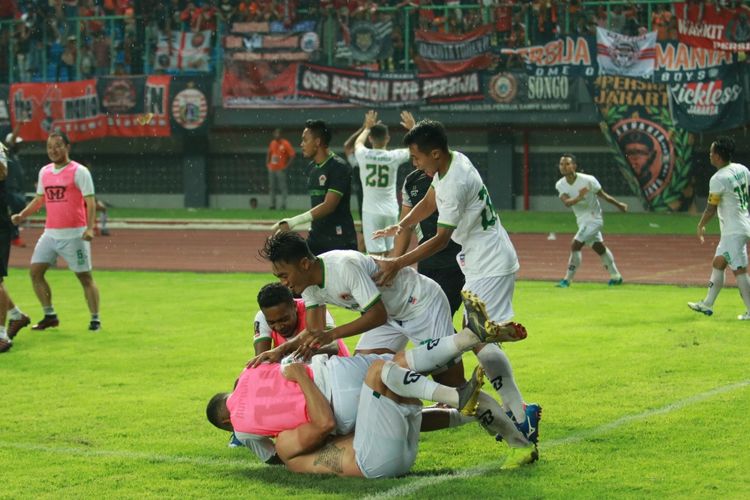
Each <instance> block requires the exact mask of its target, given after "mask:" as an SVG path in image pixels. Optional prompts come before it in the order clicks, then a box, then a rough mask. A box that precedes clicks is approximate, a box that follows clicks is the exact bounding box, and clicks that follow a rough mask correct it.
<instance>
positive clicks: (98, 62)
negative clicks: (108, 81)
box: [91, 31, 112, 76]
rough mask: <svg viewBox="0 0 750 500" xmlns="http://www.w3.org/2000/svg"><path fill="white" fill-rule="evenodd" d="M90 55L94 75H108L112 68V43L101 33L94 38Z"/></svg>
mask: <svg viewBox="0 0 750 500" xmlns="http://www.w3.org/2000/svg"><path fill="white" fill-rule="evenodd" d="M91 55H92V56H93V59H94V73H96V75H97V76H104V75H108V74H109V73H110V70H111V67H112V42H111V41H110V39H109V37H108V36H107V35H106V34H105V33H104V32H103V31H100V32H99V33H97V34H96V36H95V37H94V41H93V42H92V43H91Z"/></svg>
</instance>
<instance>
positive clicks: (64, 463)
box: [0, 270, 750, 498]
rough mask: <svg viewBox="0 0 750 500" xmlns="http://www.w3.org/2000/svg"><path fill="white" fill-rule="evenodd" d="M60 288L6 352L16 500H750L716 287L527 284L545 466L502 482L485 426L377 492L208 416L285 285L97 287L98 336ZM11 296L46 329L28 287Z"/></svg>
mask: <svg viewBox="0 0 750 500" xmlns="http://www.w3.org/2000/svg"><path fill="white" fill-rule="evenodd" d="M49 277H50V282H51V284H52V287H53V292H54V294H55V300H54V302H55V306H56V309H57V312H58V314H59V316H60V320H61V325H60V327H59V328H58V329H55V330H50V331H45V332H32V331H30V330H29V329H25V330H23V331H22V332H21V333H20V334H19V336H18V337H17V338H16V345H15V346H14V348H13V349H12V351H11V352H10V353H9V354H2V355H0V379H2V381H3V393H2V397H0V421H1V422H2V427H0V429H2V430H0V471H2V472H3V480H2V486H1V487H0V497H2V498H74V497H75V498H176V497H179V498H183V497H184V498H187V497H190V498H267V497H289V496H302V497H326V498H328V497H341V498H352V497H393V496H406V497H412V498H436V497H443V498H445V497H464V498H466V497H469V498H492V497H495V498H498V497H501V496H502V497H524V498H529V497H534V498H539V497H544V498H571V497H576V498H605V497H606V498H642V497H667V496H668V497H683V498H690V497H692V498H706V497H715V496H719V495H720V496H723V497H727V498H748V497H750V479H749V476H748V473H747V471H748V470H750V453H748V452H747V450H748V448H750V437H748V436H750V433H748V427H749V426H748V424H747V423H746V418H745V416H746V415H747V414H748V413H749V412H750V371H748V367H747V360H748V359H750V324H746V323H740V322H738V321H736V320H735V319H734V318H735V316H736V315H737V314H738V313H740V312H742V302H741V300H740V298H739V297H738V296H737V294H736V293H735V292H734V290H725V291H724V292H723V293H722V295H721V296H720V298H719V301H718V303H717V305H716V309H715V314H714V316H713V317H711V318H708V317H704V316H701V315H698V314H696V313H694V312H692V311H690V310H689V309H688V308H687V307H686V306H685V302H686V301H688V300H697V299H700V298H702V297H703V294H704V290H703V289H696V288H679V287H671V286H637V285H628V284H626V285H625V286H623V287H621V288H614V289H609V288H607V287H606V285H601V284H584V283H576V286H575V287H572V288H570V289H567V290H559V289H556V288H554V287H553V286H552V284H551V283H544V282H522V283H518V286H517V290H516V295H515V302H514V304H515V308H516V313H517V316H516V319H517V320H518V321H521V322H523V323H524V324H525V325H526V326H527V327H528V329H529V337H528V339H526V340H525V341H523V342H520V343H517V344H509V345H507V346H506V347H505V349H506V351H507V352H508V354H509V356H510V358H511V360H512V361H513V366H514V369H515V373H516V379H517V381H518V383H519V385H520V387H521V389H522V392H523V394H524V396H525V397H526V399H527V400H528V401H538V402H539V403H541V404H542V405H543V406H544V413H543V420H542V424H541V443H540V450H541V460H540V461H539V462H538V463H537V464H535V465H533V466H530V467H525V468H523V469H521V470H518V471H515V472H509V473H508V472H501V471H499V469H498V467H499V464H500V463H501V460H502V458H503V456H504V453H505V450H506V448H505V446H504V445H503V444H502V443H496V442H495V441H494V440H493V439H492V438H490V437H489V436H487V435H486V434H485V433H484V432H483V431H482V430H481V429H480V428H479V427H478V426H476V425H468V426H464V427H462V428H458V429H450V430H445V431H440V432H436V433H429V434H424V435H423V439H422V442H421V444H420V453H419V456H418V459H417V463H416V465H415V467H414V469H413V473H412V474H411V475H409V476H407V477H405V478H401V479H393V480H380V481H368V480H360V479H339V478H334V477H324V476H320V477H318V476H298V475H292V474H290V473H287V472H286V471H285V470H284V469H283V468H280V467H270V466H265V465H263V464H259V463H258V462H257V460H256V459H255V458H254V457H253V456H252V454H251V453H250V452H248V451H246V450H243V449H228V448H227V447H226V443H227V440H228V434H226V433H223V432H221V431H219V430H217V429H215V428H213V427H212V426H211V425H210V424H209V423H208V422H207V421H206V419H205V416H204V409H205V404H206V402H207V400H208V398H209V397H210V396H211V395H212V394H214V393H215V392H217V391H220V390H228V389H230V388H231V384H232V382H233V381H234V378H235V377H236V376H237V374H238V373H239V372H240V371H241V369H242V367H243V365H244V362H245V361H246V360H247V359H248V358H249V356H250V354H251V351H252V341H251V332H250V330H251V323H252V318H253V315H254V313H255V310H256V309H255V296H256V293H257V290H258V289H259V287H260V286H261V285H263V284H265V283H266V282H268V281H270V280H271V279H272V278H271V276H270V275H240V274H221V275H219V274H191V273H135V272H128V273H125V272H103V271H99V272H96V273H95V277H96V279H97V282H98V284H99V287H100V289H101V291H102V321H103V330H102V331H101V332H99V333H89V332H88V331H86V326H87V323H88V315H87V313H86V307H85V303H84V300H83V295H82V291H81V289H80V286H79V285H78V283H77V281H76V280H75V278H74V277H73V275H72V274H71V273H69V272H67V271H51V272H50V274H49ZM6 284H7V286H8V289H9V290H10V292H11V295H12V296H13V298H14V300H15V301H16V302H17V303H18V304H19V305H20V306H21V308H23V309H24V310H25V311H26V312H27V313H31V315H32V319H34V320H37V319H39V317H40V308H39V306H38V304H37V302H36V299H35V298H34V296H33V293H32V291H31V288H30V284H29V282H28V278H27V277H26V275H25V273H24V272H23V271H21V270H11V276H10V277H9V278H8V279H7V280H6ZM333 314H334V317H335V318H336V320H337V321H338V322H339V323H341V322H345V321H348V320H350V319H352V318H353V315H352V313H350V312H348V311H344V310H341V309H334V310H333ZM349 344H350V346H353V345H354V341H352V342H350V343H349ZM465 361H466V363H467V370H468V369H469V368H471V367H473V366H474V364H475V361H474V358H473V356H470V355H466V356H465Z"/></svg>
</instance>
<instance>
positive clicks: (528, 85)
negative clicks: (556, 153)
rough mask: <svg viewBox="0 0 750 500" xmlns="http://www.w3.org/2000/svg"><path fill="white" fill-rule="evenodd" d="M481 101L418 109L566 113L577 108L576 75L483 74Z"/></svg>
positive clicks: (515, 72) (424, 110)
mask: <svg viewBox="0 0 750 500" xmlns="http://www.w3.org/2000/svg"><path fill="white" fill-rule="evenodd" d="M483 80H484V82H483V85H482V87H483V88H485V89H486V92H485V97H484V99H483V100H481V101H468V102H454V103H447V104H437V105H427V106H421V107H420V111H423V112H429V111H453V112H460V111H468V112H482V111H506V112H513V111H525V112H535V111H541V112H569V111H574V110H576V108H577V104H578V100H577V95H578V85H579V80H580V79H579V78H570V77H567V76H533V75H528V74H526V73H525V72H523V71H514V72H502V73H497V74H487V75H483Z"/></svg>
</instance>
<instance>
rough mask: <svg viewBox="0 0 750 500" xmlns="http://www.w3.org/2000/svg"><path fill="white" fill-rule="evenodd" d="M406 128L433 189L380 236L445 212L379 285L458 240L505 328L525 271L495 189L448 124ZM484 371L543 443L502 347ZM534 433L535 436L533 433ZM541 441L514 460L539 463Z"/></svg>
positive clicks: (483, 356)
mask: <svg viewBox="0 0 750 500" xmlns="http://www.w3.org/2000/svg"><path fill="white" fill-rule="evenodd" d="M401 118H402V123H403V124H404V126H405V127H406V128H410V130H409V132H407V134H406V136H405V137H404V144H406V145H407V146H408V147H409V152H410V154H411V158H412V162H413V163H414V167H415V168H417V169H419V170H422V171H423V172H425V173H426V174H428V175H432V176H433V183H432V189H430V190H429V191H428V193H427V195H426V196H425V197H424V198H423V199H422V201H420V202H419V203H417V205H416V206H414V208H413V209H412V210H411V211H410V212H409V214H408V215H407V216H406V217H405V218H403V219H402V220H401V221H400V222H399V223H398V224H397V225H395V226H391V227H388V228H386V229H384V230H383V231H380V232H379V233H378V235H377V236H393V235H396V234H398V233H399V231H400V229H401V227H402V226H404V227H406V226H413V225H414V224H417V223H418V222H419V221H421V220H423V219H424V218H426V217H428V216H430V215H431V214H432V213H433V212H434V211H435V210H437V211H438V229H437V233H436V234H435V236H433V237H432V238H430V239H429V240H427V241H425V242H423V243H421V244H420V245H418V246H417V247H416V248H415V249H413V250H411V251H410V252H407V253H405V254H403V255H401V256H400V257H396V258H394V259H378V260H377V263H378V266H380V272H379V273H378V274H377V275H376V276H375V281H376V282H377V283H378V284H379V285H380V286H385V285H387V284H388V283H390V282H392V281H393V279H394V277H395V276H396V274H397V273H398V272H400V271H401V270H402V269H404V268H407V267H409V266H411V265H412V264H415V263H417V262H419V261H421V260H422V259H424V258H426V257H429V256H430V255H433V254H435V253H436V252H438V251H439V250H441V249H443V248H444V247H445V246H446V245H447V244H448V241H449V240H450V239H453V240H454V241H455V242H456V243H458V244H460V245H461V251H460V252H459V254H458V256H457V259H458V263H459V265H460V267H461V270H462V271H463V273H464V275H465V276H466V284H465V285H464V290H468V291H471V292H473V293H474V294H476V295H477V296H478V297H479V299H481V300H482V301H483V302H484V304H485V305H486V307H487V312H488V314H489V319H490V320H492V321H495V322H498V323H502V322H505V321H508V320H510V319H511V318H512V317H513V306H512V303H511V301H512V299H513V290H514V288H515V280H516V272H517V271H518V268H519V264H518V258H517V256H516V250H515V248H514V247H513V244H512V243H511V241H510V238H509V237H508V233H507V232H506V231H505V228H503V226H502V224H501V223H500V219H499V217H498V216H497V213H496V212H495V209H494V207H493V206H492V201H491V200H490V196H489V193H488V192H487V188H486V187H485V186H484V183H483V182H482V178H481V177H480V176H479V172H477V169H476V168H474V165H472V163H471V161H470V160H469V159H468V158H467V157H466V156H465V155H463V154H462V153H459V152H458V151H451V150H450V149H449V148H448V137H447V135H446V133H445V128H444V127H443V125H442V124H441V123H440V122H437V121H433V120H423V121H421V122H419V123H416V124H415V122H414V118H413V117H411V114H410V113H408V112H404V113H402V116H401ZM474 352H475V353H476V355H477V358H478V359H479V363H480V364H481V365H482V367H483V368H484V370H485V372H486V373H487V375H488V377H489V378H490V380H491V382H492V385H493V387H494V388H495V390H496V391H498V393H499V394H500V397H501V399H502V401H503V405H504V407H505V408H506V409H507V410H508V411H510V412H511V413H512V414H513V417H514V419H515V420H516V422H517V423H518V425H521V426H524V428H525V429H527V430H528V431H529V432H528V434H529V435H531V434H533V435H534V436H537V435H538V433H537V432H536V431H537V428H538V425H539V423H538V421H539V418H540V413H541V407H540V406H539V405H536V404H529V405H525V403H524V400H523V397H522V396H521V392H520V390H519V389H518V386H517V385H516V382H515V380H514V378H513V369H512V367H511V365H510V360H509V359H508V356H507V355H506V354H505V353H504V352H503V351H502V349H500V347H499V346H497V345H495V344H487V345H480V346H478V347H476V348H475V349H474ZM532 429H533V431H535V432H530V431H531V430H532ZM535 441H536V438H535V439H534V442H533V443H532V444H531V445H529V446H528V447H526V448H524V449H518V450H517V451H516V452H515V453H514V454H513V455H512V456H511V457H509V460H517V461H519V462H520V463H529V462H531V461H533V459H534V458H533V457H535V456H536V454H537V451H536V442H535Z"/></svg>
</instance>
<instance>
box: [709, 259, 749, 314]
mask: <svg viewBox="0 0 750 500" xmlns="http://www.w3.org/2000/svg"><path fill="white" fill-rule="evenodd" d="M737 283H739V281H738V282H737ZM723 286H724V271H722V270H719V269H716V268H715V267H714V268H713V269H712V270H711V280H710V281H709V282H708V293H707V294H706V298H705V299H703V303H704V304H705V305H707V306H708V307H713V306H714V302H715V301H716V297H718V296H719V292H720V291H721V287H723ZM740 290H742V289H740Z"/></svg>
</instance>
